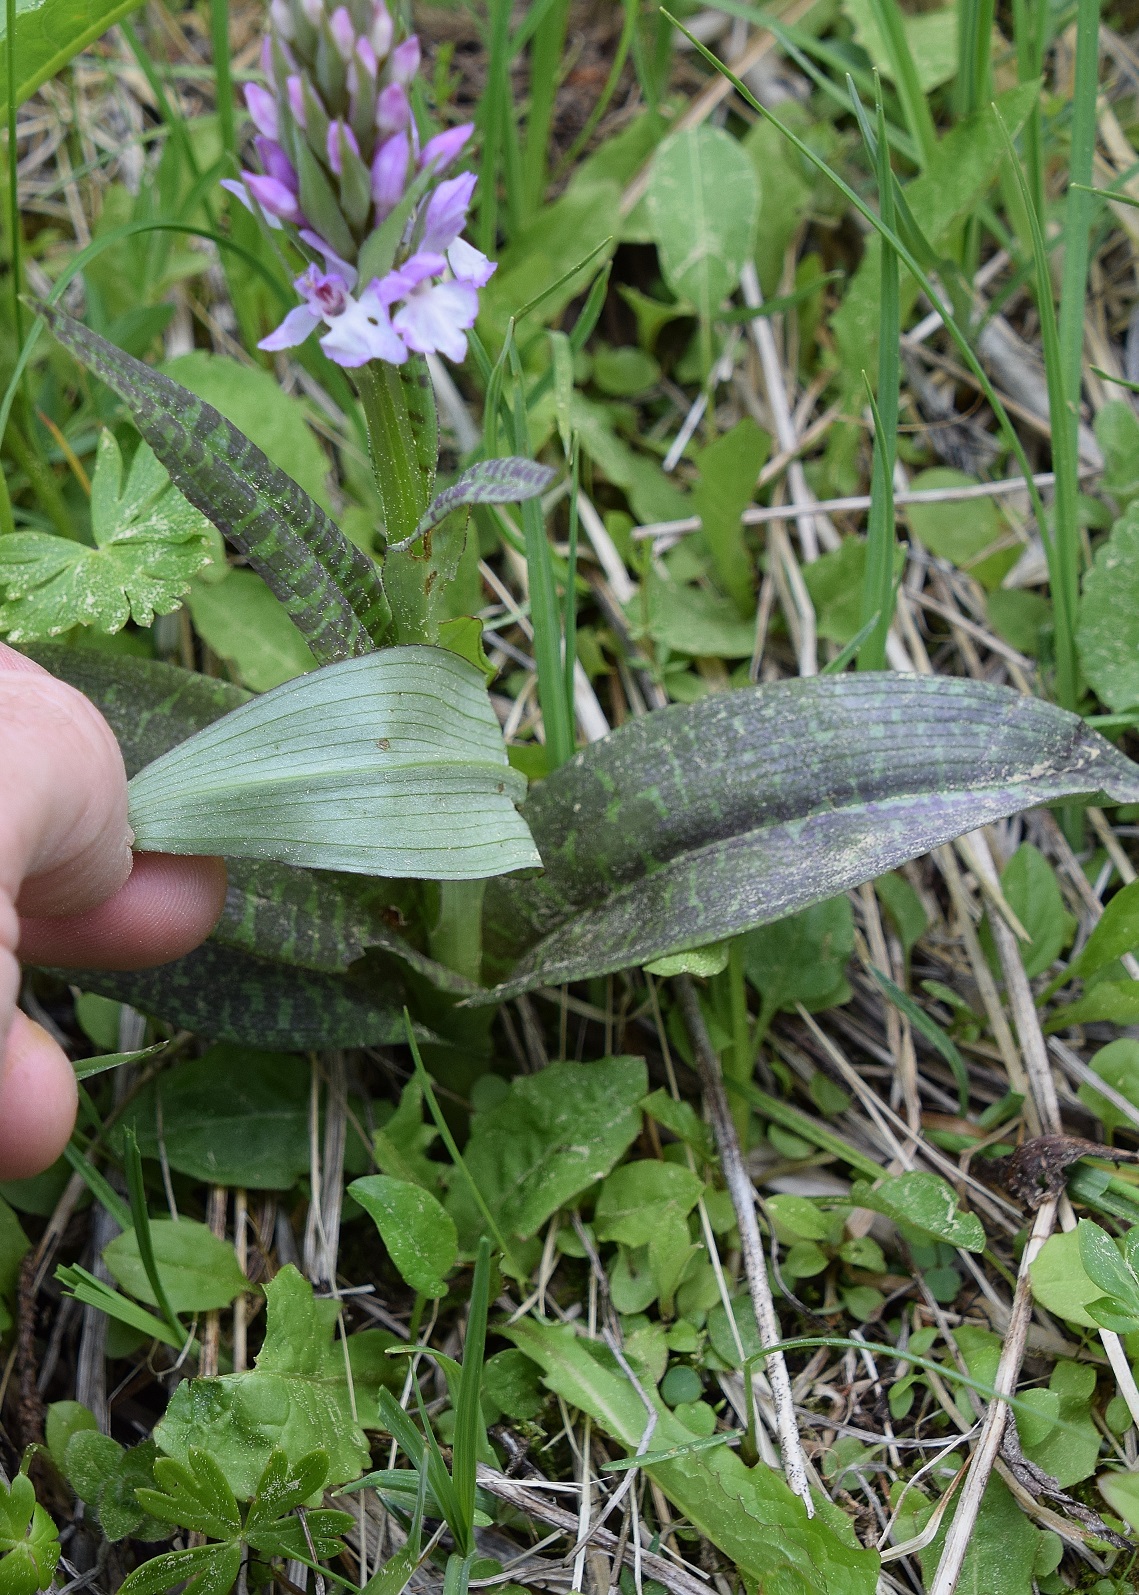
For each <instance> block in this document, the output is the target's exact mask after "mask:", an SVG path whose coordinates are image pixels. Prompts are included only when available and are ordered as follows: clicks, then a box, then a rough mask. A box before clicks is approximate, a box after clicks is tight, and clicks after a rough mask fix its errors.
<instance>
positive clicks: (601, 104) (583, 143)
mask: <svg viewBox="0 0 1139 1595" xmlns="http://www.w3.org/2000/svg"><path fill="white" fill-rule="evenodd" d="M622 4H623V5H624V7H625V23H624V26H623V27H622V29H621V37H620V39H619V40H618V41H617V49H616V52H615V53H614V56H613V61H612V64H611V66H610V68H609V76H608V77H607V78H606V79H605V87H604V88H603V89H602V90H601V94H600V95H599V97H598V100H597V103H596V105H595V106H594V107H593V109H592V111H590V113H589V116H588V117H587V119H586V123H585V126H584V127H583V128H582V130H581V132H580V133H579V134H578V135H577V137H576V138H575V139H574V141H573V143H572V144H571V145H570V147H569V149H568V150H567V151H566V153H565V154H564V155H563V156H562V159H561V162H560V164H559V166H558V171H559V173H562V172H567V171H568V170H569V169H570V167H571V166H572V165H573V163H574V161H576V160H577V158H578V156H579V155H580V154H581V152H582V150H583V149H585V148H587V146H588V144H589V141H590V139H591V138H592V137H593V135H594V133H595V131H596V129H597V124H598V122H600V120H601V118H602V117H603V116H604V115H605V113H606V111H607V110H608V109H609V102H610V101H611V100H612V98H613V95H614V94H615V93H616V91H617V85H618V83H620V81H621V73H622V72H623V71H624V70H625V62H626V60H627V59H628V55H629V50H630V48H631V46H632V43H633V34H634V33H635V31H636V27H637V20H638V18H639V16H640V5H639V3H638V0H622Z"/></svg>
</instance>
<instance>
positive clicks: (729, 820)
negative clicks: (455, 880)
mask: <svg viewBox="0 0 1139 1595" xmlns="http://www.w3.org/2000/svg"><path fill="white" fill-rule="evenodd" d="M1099 792H1103V793H1105V794H1107V795H1108V796H1109V798H1110V799H1111V800H1112V801H1115V802H1121V803H1133V802H1136V801H1137V800H1139V767H1137V766H1136V765H1134V764H1132V763H1131V761H1130V760H1129V759H1127V758H1125V757H1124V756H1123V755H1122V754H1121V753H1119V752H1117V751H1116V750H1115V749H1114V748H1113V747H1112V746H1111V745H1110V743H1108V742H1106V741H1104V739H1103V738H1102V737H1100V736H1098V735H1097V734H1096V733H1095V732H1093V731H1090V730H1088V729H1087V727H1085V725H1084V724H1083V722H1082V721H1081V720H1080V719H1079V718H1078V717H1077V716H1076V715H1072V714H1067V713H1065V712H1064V711H1063V710H1061V709H1057V708H1055V707H1054V706H1053V705H1051V704H1047V703H1044V702H1042V701H1041V700H1039V699H1037V698H1031V697H1027V696H1021V695H1019V694H1017V693H1015V692H1012V691H1010V690H1008V689H1006V688H1003V687H993V686H989V685H987V684H985V683H983V682H973V681H964V680H949V679H945V678H940V677H939V678H932V677H906V676H900V675H896V674H884V675H878V674H874V673H870V672H867V673H866V674H864V675H861V676H857V677H852V676H843V677H827V678H825V679H822V678H815V679H813V680H805V681H788V682H779V683H776V684H773V685H770V686H761V687H755V688H750V689H744V690H741V691H739V692H732V693H722V694H717V695H716V696H715V697H710V698H705V699H703V700H702V701H701V702H699V703H696V704H691V705H676V706H674V707H671V708H667V709H661V710H659V711H657V713H655V714H652V715H649V716H646V717H645V718H643V719H640V720H636V721H632V722H630V723H629V724H627V725H625V726H623V727H622V728H621V729H620V730H619V731H616V732H614V733H613V734H612V735H611V736H609V737H606V738H605V739H604V740H603V741H601V742H597V743H594V744H593V745H592V746H591V747H589V748H587V749H584V750H582V751H581V752H580V753H578V754H577V755H576V756H575V757H574V758H573V759H572V760H571V761H570V763H569V764H567V765H565V766H563V768H562V769H560V770H558V771H556V772H555V773H554V774H553V775H551V776H548V777H547V778H546V780H545V781H543V782H542V783H541V784H540V785H539V786H538V787H537V788H536V789H535V791H534V793H533V795H532V796H531V797H530V799H529V801H528V802H527V803H526V805H525V808H524V810H523V813H524V815H525V817H526V819H527V820H528V821H529V823H530V826H531V829H532V831H533V834H534V838H535V840H536V842H537V844H538V847H539V849H540V851H541V854H542V858H543V862H544V864H545V867H546V873H545V875H544V876H543V877H542V878H541V879H539V880H531V881H525V882H522V881H514V882H495V883H492V885H491V886H490V887H489V888H488V891H487V909H486V913H487V922H488V924H487V947H488V952H489V953H490V954H491V956H492V957H494V958H495V959H496V961H497V963H498V967H499V969H501V970H502V971H503V972H504V974H505V973H507V971H509V973H508V978H506V979H504V981H503V983H502V984H501V985H500V986H499V987H498V988H497V990H496V992H495V996H496V997H498V998H501V997H502V996H504V995H507V994H510V993H515V992H520V991H526V990H529V989H531V988H532V987H534V986H538V985H558V984H560V983H561V982H563V981H567V980H580V979H584V978H586V977H587V976H593V975H600V974H605V973H609V972H611V971H613V970H617V969H623V968H628V967H629V966H631V965H634V964H640V963H644V962H646V961H648V960H649V959H654V958H660V957H663V956H665V955H666V954H669V953H675V952H681V951H684V950H686V949H688V948H692V947H700V946H704V945H706V944H707V943H708V942H713V941H719V940H721V939H722V938H724V937H726V936H731V935H735V934H736V933H737V932H739V931H742V930H746V929H748V928H749V927H751V926H753V925H762V924H766V923H769V922H771V921H773V920H778V919H781V918H783V917H784V916H785V915H787V914H790V913H793V912H795V911H796V910H798V909H801V908H805V907H807V906H808V905H809V904H811V903H815V902H819V901H821V900H822V899H824V898H827V897H833V896H834V895H835V894H836V893H837V892H840V891H845V890H847V889H848V888H850V887H852V886H856V885H858V884H859V883H861V882H863V881H866V880H871V879H873V878H874V877H875V876H878V875H881V874H884V873H885V872H886V871H887V870H890V869H893V868H895V866H897V865H898V864H901V863H903V862H904V861H905V860H907V859H911V858H916V857H917V856H918V855H919V854H922V853H926V852H928V851H929V850H930V849H931V848H934V847H937V846H939V845H940V844H942V843H944V842H947V841H949V840H951V839H952V838H953V837H955V836H959V835H961V834H962V833H963V832H965V831H971V830H974V829H975V828H976V827H977V826H980V825H986V824H989V823H991V822H992V821H994V820H997V819H1000V818H1001V817H1003V816H1005V815H1009V814H1015V813H1017V812H1018V811H1019V810H1021V809H1026V808H1031V807H1032V806H1033V805H1035V804H1040V803H1051V802H1056V801H1058V800H1060V799H1073V798H1087V797H1090V796H1091V795H1092V794H1096V793H1099ZM511 963H513V968H512V969H511V967H510V965H511Z"/></svg>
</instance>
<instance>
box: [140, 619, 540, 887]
mask: <svg viewBox="0 0 1139 1595" xmlns="http://www.w3.org/2000/svg"><path fill="white" fill-rule="evenodd" d="M525 790H526V784H525V779H524V777H523V776H521V775H519V774H518V773H517V772H516V771H514V770H512V769H511V767H510V764H509V762H508V760H507V757H506V749H505V746H504V745H503V741H502V734H501V732H500V730H499V726H498V721H497V719H496V718H495V715H494V711H493V709H492V708H491V705H490V700H489V698H488V697H487V693H486V688H485V686H484V684H483V680H482V677H481V675H480V673H479V672H478V671H477V670H475V669H474V667H473V666H471V665H469V664H467V663H466V661H465V660H462V659H460V658H458V657H457V655H455V654H452V653H448V652H447V651H446V650H445V649H442V648H425V647H419V646H415V647H408V648H387V649H384V650H383V651H382V652H380V653H374V654H371V655H369V656H368V657H366V658H362V659H350V660H345V661H343V662H342V663H340V664H336V665H326V666H325V667H324V668H323V669H322V670H316V671H313V672H312V673H311V674H310V675H307V676H299V677H297V679H296V680H294V681H287V682H285V683H284V685H283V686H280V687H276V688H274V690H273V691H272V692H267V693H265V694H264V695H263V696H261V697H259V698H254V699H253V700H252V702H250V703H247V704H245V705H243V707H242V708H240V709H236V710H235V711H234V712H233V713H232V714H229V715H227V716H226V717H225V718H224V719H223V720H220V721H215V722H214V724H213V725H211V726H208V727H207V728H206V729H205V730H203V731H200V732H199V733H198V734H197V736H195V737H192V738H190V740H189V741H187V742H184V743H182V744H181V745H180V746H179V747H177V748H173V749H172V750H171V751H170V752H169V753H167V754H165V755H164V756H163V757H162V758H161V759H158V760H156V761H155V763H154V764H151V765H149V766H148V767H147V768H146V769H145V770H142V771H141V772H140V773H139V774H138V775H136V776H135V777H134V779H133V780H132V781H131V783H130V823H131V825H132V827H133V829H134V833H135V846H136V848H139V849H141V850H142V851H144V852H167V853H219V854H224V855H226V856H229V857H235V858H271V859H281V860H284V861H285V862H287V863H296V864H306V865H309V866H311V867H313V868H316V869H338V870H347V871H350V872H353V873H358V874H365V875H386V876H405V877H406V876H410V877H414V878H417V879H431V880H475V879H483V878H485V877H486V876H491V875H497V874H502V873H505V872H507V871H510V870H518V869H532V868H535V867H538V866H540V864H541V860H540V859H539V857H538V854H537V852H536V850H535V848H534V844H533V842H532V841H531V839H530V834H529V831H528V830H527V827H526V822H525V821H524V820H523V819H521V817H520V816H519V814H518V813H517V811H516V809H515V807H514V804H515V802H516V801H518V800H520V799H521V798H522V796H523V795H524V793H525Z"/></svg>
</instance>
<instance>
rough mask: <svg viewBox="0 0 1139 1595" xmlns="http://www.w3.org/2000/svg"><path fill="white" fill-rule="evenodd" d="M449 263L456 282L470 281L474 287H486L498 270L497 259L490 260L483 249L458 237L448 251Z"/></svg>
mask: <svg viewBox="0 0 1139 1595" xmlns="http://www.w3.org/2000/svg"><path fill="white" fill-rule="evenodd" d="M447 264H448V265H449V266H450V268H451V271H452V273H453V274H454V277H455V280H456V282H469V283H470V285H471V287H472V288H485V287H486V285H487V283H488V282H489V281H490V279H491V278H492V277H493V276H494V274H495V272H496V271H497V270H498V262H497V261H496V260H488V259H487V258H486V256H485V255H484V254H483V252H482V250H481V249H476V248H475V246H474V245H473V244H468V243H467V240H466V239H465V238H456V239H455V242H454V243H453V244H452V245H451V247H450V249H448V251H447Z"/></svg>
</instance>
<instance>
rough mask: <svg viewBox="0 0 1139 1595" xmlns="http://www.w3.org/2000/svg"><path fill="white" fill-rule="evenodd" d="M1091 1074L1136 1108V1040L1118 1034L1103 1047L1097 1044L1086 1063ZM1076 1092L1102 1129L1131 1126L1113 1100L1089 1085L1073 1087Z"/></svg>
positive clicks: (1138, 1096) (1138, 1099) (1138, 1100)
mask: <svg viewBox="0 0 1139 1595" xmlns="http://www.w3.org/2000/svg"><path fill="white" fill-rule="evenodd" d="M1089 1067H1090V1068H1091V1070H1092V1072H1093V1074H1098V1075H1099V1077H1100V1079H1101V1080H1103V1081H1106V1083H1107V1084H1108V1085H1110V1086H1114V1087H1115V1089H1116V1091H1118V1092H1119V1094H1120V1095H1121V1096H1123V1097H1126V1099H1127V1101H1128V1102H1130V1103H1131V1104H1132V1106H1133V1107H1135V1108H1139V1041H1134V1040H1132V1039H1131V1038H1130V1037H1129V1036H1121V1037H1120V1038H1119V1040H1118V1041H1109V1042H1108V1044H1107V1046H1106V1047H1101V1048H1100V1049H1099V1051H1098V1052H1097V1053H1096V1055H1095V1057H1094V1058H1092V1060H1091V1064H1090V1066H1089ZM1076 1095H1077V1096H1078V1097H1079V1099H1080V1101H1081V1102H1082V1103H1083V1104H1084V1105H1085V1107H1088V1108H1090V1109H1091V1111H1092V1112H1093V1113H1094V1114H1095V1116H1096V1118H1097V1119H1101V1120H1102V1121H1103V1125H1104V1128H1105V1129H1108V1130H1118V1129H1121V1128H1122V1129H1131V1128H1132V1127H1133V1125H1134V1123H1135V1121H1134V1119H1129V1118H1128V1117H1127V1115H1126V1114H1124V1113H1121V1112H1120V1111H1119V1109H1118V1108H1117V1107H1116V1106H1115V1104H1114V1103H1113V1102H1109V1101H1108V1100H1107V1098H1106V1097H1104V1096H1101V1095H1100V1094H1099V1092H1098V1091H1097V1090H1096V1089H1095V1087H1094V1086H1091V1085H1086V1084H1084V1085H1081V1086H1079V1087H1078V1088H1077V1091H1076Z"/></svg>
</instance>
